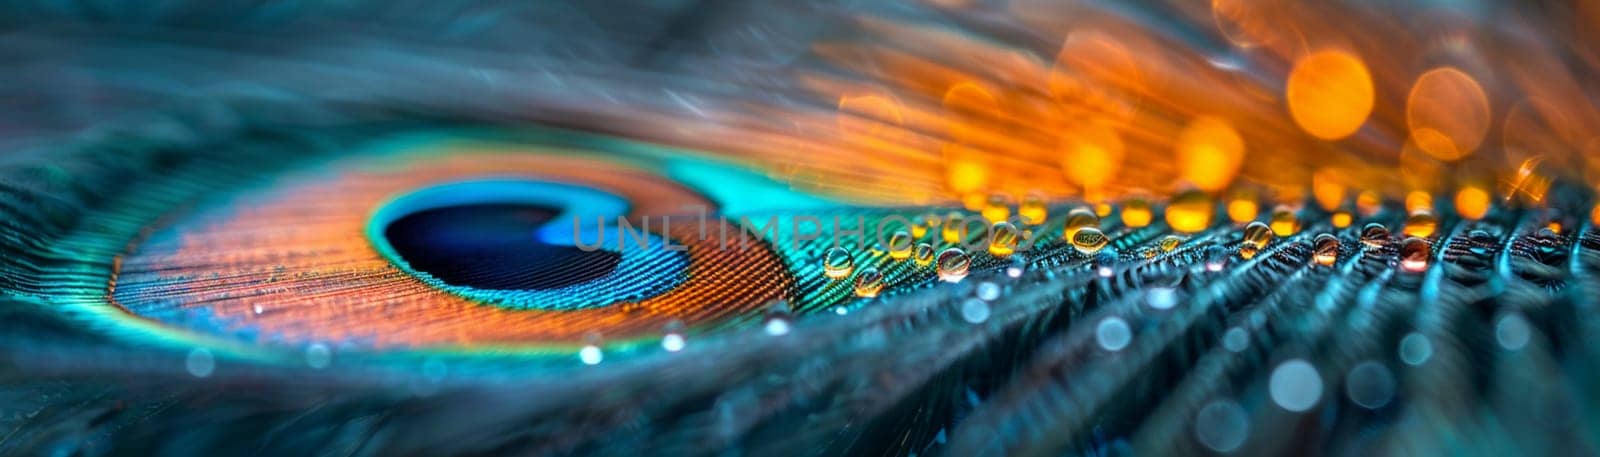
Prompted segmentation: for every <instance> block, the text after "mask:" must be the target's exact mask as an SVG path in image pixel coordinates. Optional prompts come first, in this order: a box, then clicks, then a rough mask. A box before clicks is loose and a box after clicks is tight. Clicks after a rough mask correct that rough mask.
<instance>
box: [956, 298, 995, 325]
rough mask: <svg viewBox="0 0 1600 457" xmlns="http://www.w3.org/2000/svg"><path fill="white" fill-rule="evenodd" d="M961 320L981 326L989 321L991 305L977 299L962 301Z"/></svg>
mask: <svg viewBox="0 0 1600 457" xmlns="http://www.w3.org/2000/svg"><path fill="white" fill-rule="evenodd" d="M961 319H962V320H965V321H967V322H968V323H971V324H981V323H983V322H984V321H987V320H989V303H988V302H985V301H983V300H979V299H976V298H968V299H966V300H965V301H962V302H961Z"/></svg>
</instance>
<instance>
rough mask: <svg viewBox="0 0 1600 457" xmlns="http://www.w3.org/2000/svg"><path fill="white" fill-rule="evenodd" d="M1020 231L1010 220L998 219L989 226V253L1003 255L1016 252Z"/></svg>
mask: <svg viewBox="0 0 1600 457" xmlns="http://www.w3.org/2000/svg"><path fill="white" fill-rule="evenodd" d="M1021 235H1022V232H1021V231H1020V230H1018V229H1017V226H1015V225H1011V223H1010V222H1005V221H1000V222H996V223H994V225H993V226H991V227H990V228H989V254H991V255H994V256H995V257H1005V256H1009V255H1011V253H1013V252H1017V239H1018V238H1020V237H1021Z"/></svg>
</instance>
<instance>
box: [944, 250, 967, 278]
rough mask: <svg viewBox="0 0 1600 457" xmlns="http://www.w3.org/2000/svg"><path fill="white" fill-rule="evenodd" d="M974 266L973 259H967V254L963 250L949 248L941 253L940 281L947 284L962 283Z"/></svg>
mask: <svg viewBox="0 0 1600 457" xmlns="http://www.w3.org/2000/svg"><path fill="white" fill-rule="evenodd" d="M971 266H972V259H970V258H968V257H967V252H966V251H962V250H961V248H949V249H945V250H944V251H943V252H940V253H939V267H938V270H939V280H940V281H945V282H961V279H962V278H966V277H967V269H968V268H969V267H971Z"/></svg>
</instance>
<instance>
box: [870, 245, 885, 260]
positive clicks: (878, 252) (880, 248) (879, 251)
mask: <svg viewBox="0 0 1600 457" xmlns="http://www.w3.org/2000/svg"><path fill="white" fill-rule="evenodd" d="M867 253H868V254H872V256H873V257H883V255H884V254H888V253H889V248H888V247H887V246H884V245H883V243H872V246H868V247H867Z"/></svg>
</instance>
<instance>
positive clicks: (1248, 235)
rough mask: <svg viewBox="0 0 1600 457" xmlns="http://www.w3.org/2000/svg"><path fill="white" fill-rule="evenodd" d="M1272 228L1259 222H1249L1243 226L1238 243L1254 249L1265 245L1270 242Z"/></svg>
mask: <svg viewBox="0 0 1600 457" xmlns="http://www.w3.org/2000/svg"><path fill="white" fill-rule="evenodd" d="M1272 234H1273V232H1272V228H1271V227H1268V226H1267V224H1264V223H1261V222H1251V223H1250V224H1249V225H1246V226H1244V232H1243V233H1242V234H1241V235H1242V237H1241V238H1240V240H1239V243H1240V244H1243V245H1246V246H1250V247H1253V248H1256V249H1261V248H1264V247H1267V243H1271V242H1272Z"/></svg>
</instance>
